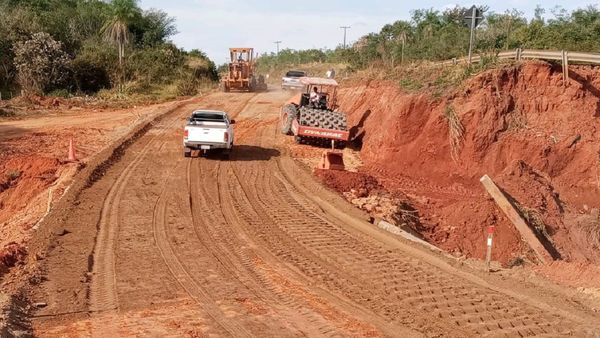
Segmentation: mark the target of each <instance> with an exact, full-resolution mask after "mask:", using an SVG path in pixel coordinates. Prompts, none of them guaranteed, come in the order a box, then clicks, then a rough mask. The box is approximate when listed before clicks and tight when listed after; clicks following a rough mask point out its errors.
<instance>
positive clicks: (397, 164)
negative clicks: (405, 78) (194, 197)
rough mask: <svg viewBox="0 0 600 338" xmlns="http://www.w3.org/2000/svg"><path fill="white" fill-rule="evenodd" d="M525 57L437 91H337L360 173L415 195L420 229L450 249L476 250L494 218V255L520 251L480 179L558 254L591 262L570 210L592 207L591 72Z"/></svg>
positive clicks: (594, 257)
mask: <svg viewBox="0 0 600 338" xmlns="http://www.w3.org/2000/svg"><path fill="white" fill-rule="evenodd" d="M570 76H571V78H570V80H569V85H568V86H564V85H563V79H562V72H561V69H560V67H556V66H553V65H550V64H547V63H542V62H532V63H525V64H522V65H517V66H508V67H504V68H501V69H496V70H491V71H488V72H485V73H482V74H480V75H478V76H476V77H474V78H473V79H471V80H469V81H468V82H467V83H466V84H465V85H464V86H463V88H462V89H460V90H458V91H457V92H456V93H454V94H452V95H449V96H446V97H443V98H435V97H434V96H433V95H431V94H430V93H417V94H415V93H411V94H408V93H405V92H403V91H402V90H401V89H400V88H399V87H398V86H397V84H395V83H391V82H384V81H371V82H369V83H368V84H366V85H355V86H352V87H349V88H344V89H342V90H341V91H340V99H339V102H340V106H341V107H340V109H341V110H342V111H346V112H348V113H349V125H351V126H357V125H360V130H361V140H360V141H361V143H362V149H361V159H362V160H363V162H364V167H363V168H362V169H361V170H362V172H363V173H365V174H368V175H372V176H375V177H376V178H377V179H378V180H379V182H380V183H381V184H382V185H383V186H385V187H386V188H387V189H389V190H391V191H402V192H405V193H406V194H407V195H408V196H410V197H411V199H412V200H414V201H415V202H416V204H415V207H417V209H418V210H419V214H420V215H421V221H422V225H423V235H424V236H425V237H426V238H427V239H429V240H430V241H432V242H433V243H435V244H436V245H439V246H441V247H443V248H445V249H447V250H449V251H453V252H456V253H457V254H462V255H466V256H470V257H483V255H484V253H485V228H486V226H487V225H496V226H497V233H496V241H495V248H494V250H495V251H494V253H495V258H496V259H498V260H500V261H501V262H503V263H505V264H506V263H508V262H509V261H510V260H512V259H514V258H516V257H527V255H528V249H527V246H526V245H524V244H523V243H521V240H520V236H519V234H518V233H517V232H516V231H515V230H514V227H513V226H512V224H511V223H510V222H509V221H508V220H507V219H506V217H505V216H504V215H503V214H502V213H501V212H499V211H498V210H497V208H496V206H495V204H494V202H493V201H492V200H491V199H490V198H489V197H488V196H487V194H486V193H485V192H484V190H483V188H482V187H481V184H480V183H479V178H480V177H481V176H483V175H484V174H488V175H490V176H491V177H492V178H493V179H494V180H495V181H497V182H498V184H499V186H500V187H501V188H503V189H504V190H505V191H506V192H507V193H508V194H509V195H510V196H512V197H513V198H514V199H515V200H516V202H518V203H519V205H520V206H521V207H522V208H523V210H522V212H523V213H524V214H525V216H527V217H528V218H529V221H530V224H531V225H532V226H534V227H538V228H539V230H540V232H542V233H543V232H546V233H547V235H548V238H550V239H551V241H552V242H553V243H554V244H555V245H556V247H557V248H558V250H559V252H560V254H561V255H562V257H563V258H567V259H580V260H585V261H590V262H600V253H599V252H598V251H594V250H589V244H586V245H585V246H584V247H582V243H581V241H577V240H576V239H575V238H574V233H573V231H574V229H576V228H577V225H576V224H575V223H574V222H573V221H572V218H573V217H572V215H573V214H579V213H590V212H592V211H593V210H594V209H597V208H600V155H599V151H600V146H599V145H598V137H599V135H598V130H600V89H599V88H600V72H599V71H598V68H593V67H587V66H575V67H571V69H570Z"/></svg>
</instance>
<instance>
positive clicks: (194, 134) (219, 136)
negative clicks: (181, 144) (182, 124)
mask: <svg viewBox="0 0 600 338" xmlns="http://www.w3.org/2000/svg"><path fill="white" fill-rule="evenodd" d="M187 130H188V141H192V142H207V143H221V142H224V141H225V136H224V134H225V132H226V131H227V129H225V128H222V129H221V128H215V127H210V128H203V127H188V128H187Z"/></svg>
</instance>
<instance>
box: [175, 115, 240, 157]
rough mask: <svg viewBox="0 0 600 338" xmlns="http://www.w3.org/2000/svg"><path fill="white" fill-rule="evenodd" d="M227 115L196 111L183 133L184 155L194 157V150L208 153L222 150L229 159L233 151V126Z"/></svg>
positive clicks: (232, 121) (233, 121)
mask: <svg viewBox="0 0 600 338" xmlns="http://www.w3.org/2000/svg"><path fill="white" fill-rule="evenodd" d="M234 123H235V120H231V119H230V118H229V116H228V115H227V113H225V112H222V111H216V110H196V111H194V112H193V113H192V116H190V117H189V118H188V120H187V124H186V126H185V129H184V132H183V155H184V156H185V157H190V156H192V150H200V151H201V152H203V153H206V152H208V151H211V150H220V151H222V152H223V154H224V155H225V156H226V157H229V154H230V153H231V150H232V149H233V124H234Z"/></svg>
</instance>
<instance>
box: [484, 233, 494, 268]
mask: <svg viewBox="0 0 600 338" xmlns="http://www.w3.org/2000/svg"><path fill="white" fill-rule="evenodd" d="M495 228H496V227H495V226H493V225H491V226H489V227H488V228H487V252H486V254H485V271H486V272H490V264H491V260H492V242H493V238H494V230H495Z"/></svg>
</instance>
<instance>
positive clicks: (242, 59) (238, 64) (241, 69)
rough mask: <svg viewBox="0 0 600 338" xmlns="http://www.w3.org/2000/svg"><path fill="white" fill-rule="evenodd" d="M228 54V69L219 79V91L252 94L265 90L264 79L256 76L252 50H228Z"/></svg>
mask: <svg viewBox="0 0 600 338" xmlns="http://www.w3.org/2000/svg"><path fill="white" fill-rule="evenodd" d="M229 54H230V56H231V62H230V63H229V69H228V72H227V74H225V75H224V76H223V78H222V79H221V89H222V90H223V91H224V92H229V91H232V90H236V91H247V92H254V91H259V90H266V89H267V84H266V82H265V78H264V77H263V76H262V75H261V76H256V73H255V72H256V67H255V61H254V49H253V48H229Z"/></svg>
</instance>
